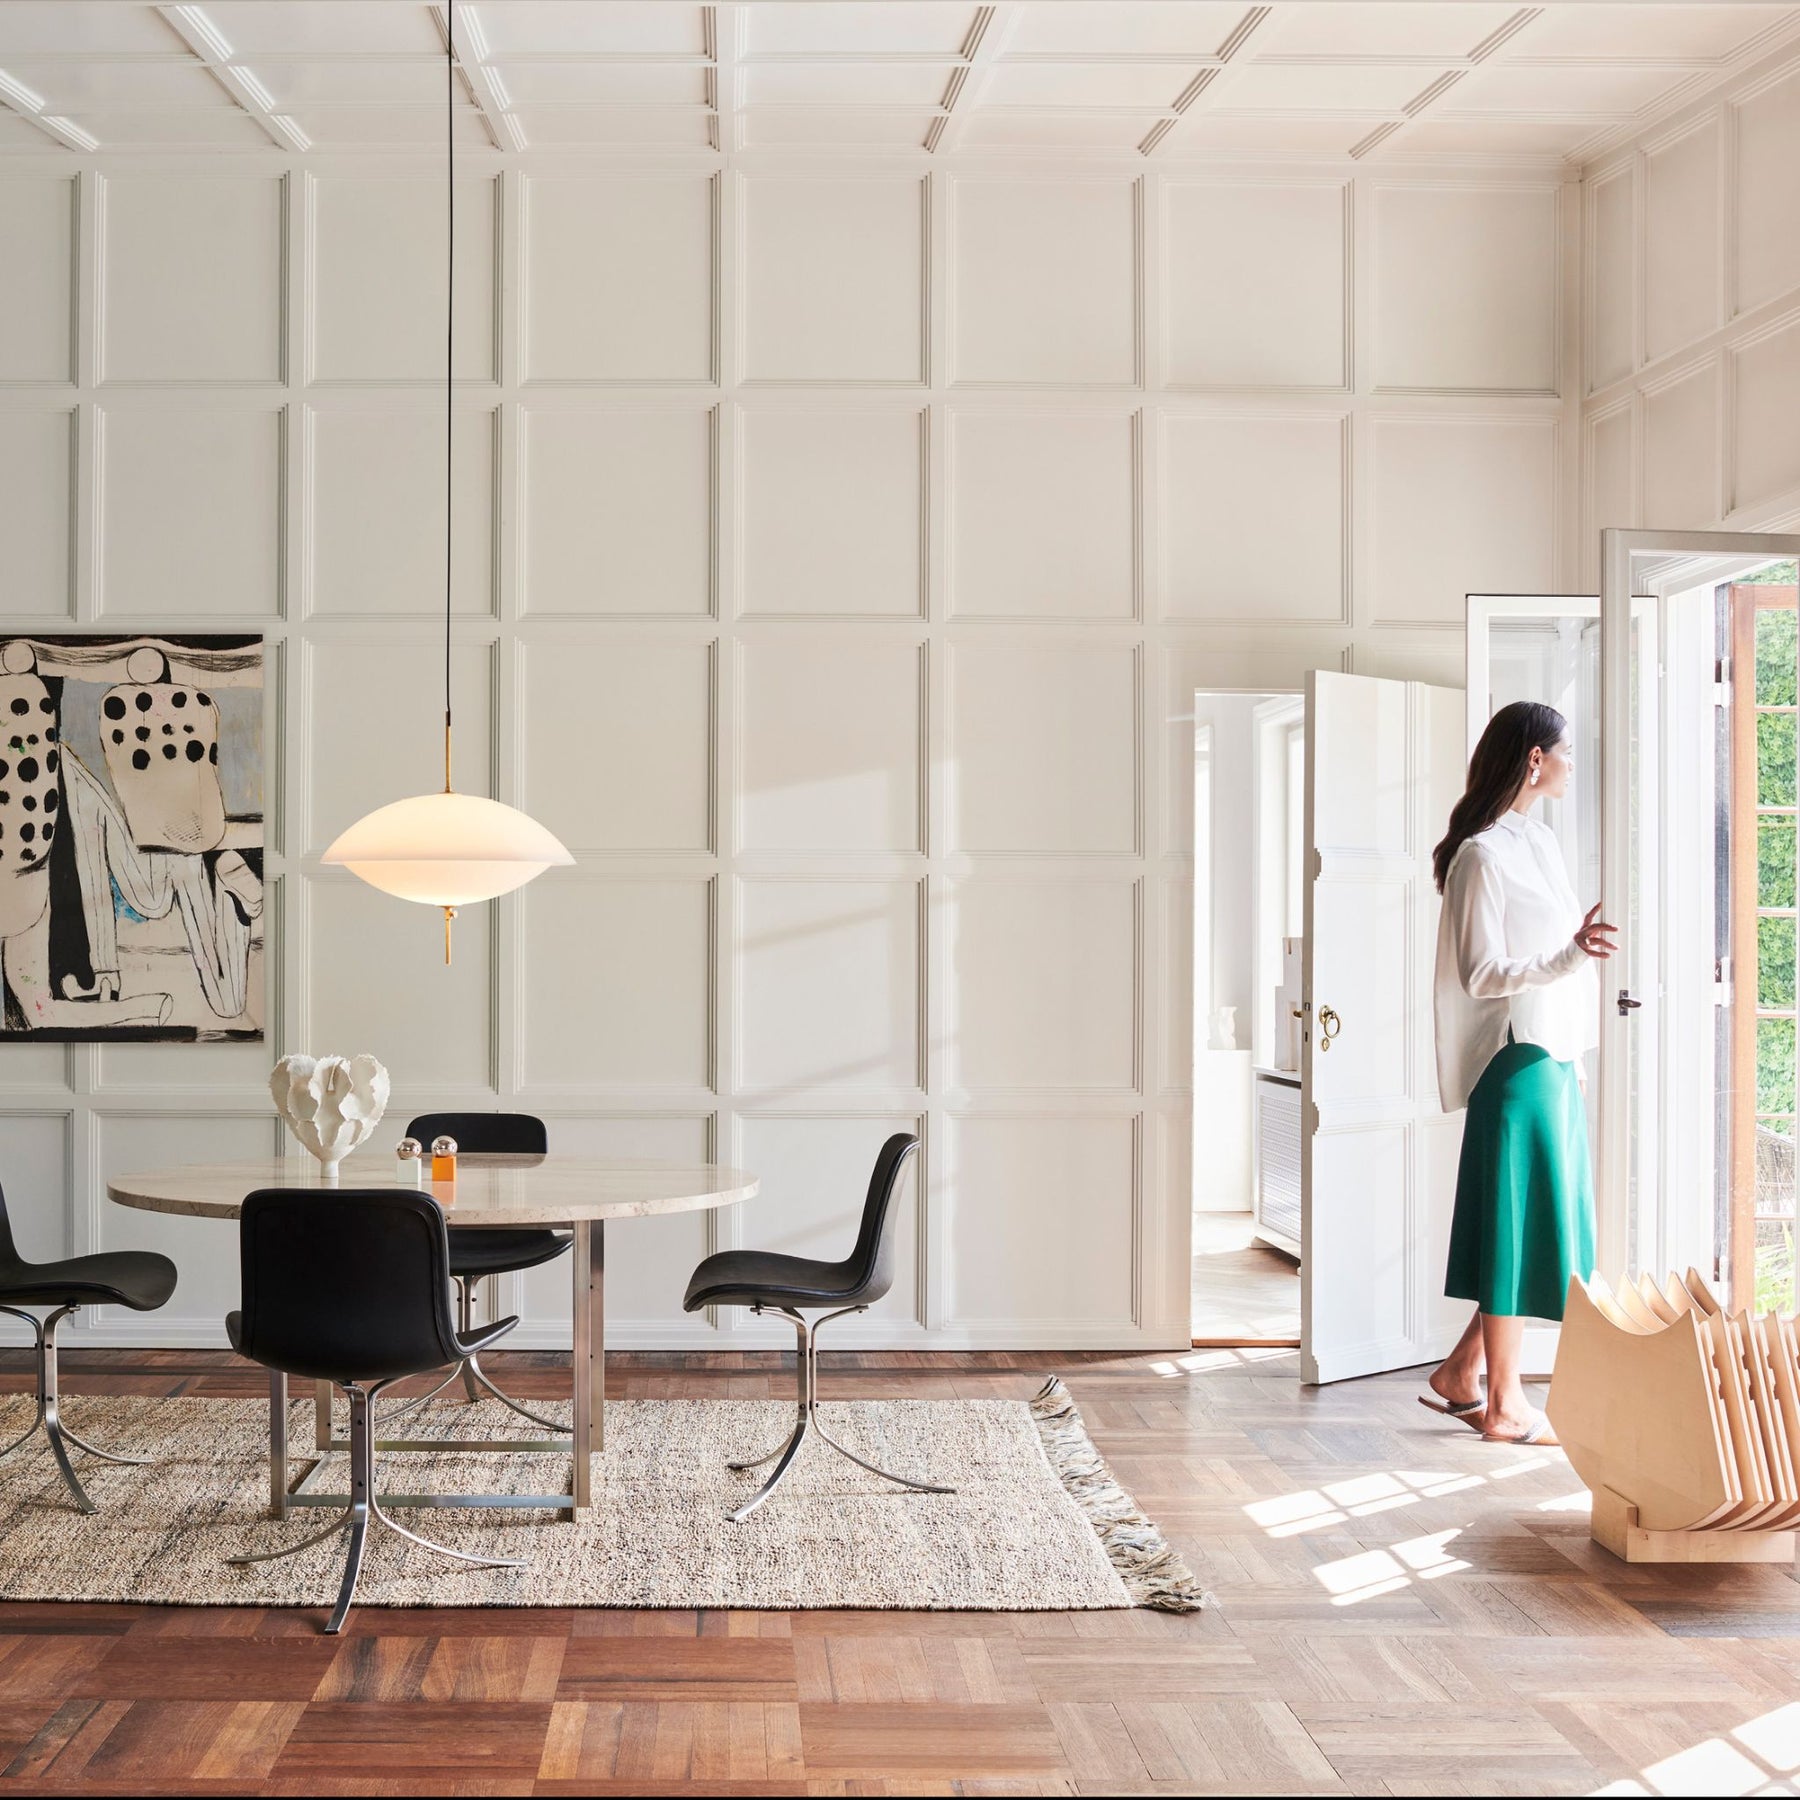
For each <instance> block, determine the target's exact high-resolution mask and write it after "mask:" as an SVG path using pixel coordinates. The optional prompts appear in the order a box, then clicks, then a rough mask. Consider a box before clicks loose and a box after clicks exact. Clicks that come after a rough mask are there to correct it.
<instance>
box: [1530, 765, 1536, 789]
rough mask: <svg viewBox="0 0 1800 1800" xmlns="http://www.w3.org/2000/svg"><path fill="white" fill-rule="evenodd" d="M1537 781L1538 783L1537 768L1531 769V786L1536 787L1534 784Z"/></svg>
mask: <svg viewBox="0 0 1800 1800" xmlns="http://www.w3.org/2000/svg"><path fill="white" fill-rule="evenodd" d="M1537 783H1538V772H1537V770H1536V769H1533V770H1532V771H1531V785H1532V786H1533V787H1536V786H1537Z"/></svg>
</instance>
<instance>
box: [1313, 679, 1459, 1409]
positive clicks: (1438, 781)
mask: <svg viewBox="0 0 1800 1800" xmlns="http://www.w3.org/2000/svg"><path fill="white" fill-rule="evenodd" d="M1306 701H1307V706H1306V874H1307V882H1306V947H1305V963H1304V980H1303V986H1304V993H1303V1006H1304V1009H1305V1019H1304V1033H1303V1042H1302V1050H1301V1238H1302V1259H1301V1270H1300V1275H1301V1288H1300V1293H1301V1326H1300V1340H1301V1363H1302V1373H1303V1376H1304V1378H1305V1379H1306V1380H1307V1381H1311V1382H1327V1381H1342V1380H1344V1379H1346V1378H1348V1377H1351V1376H1357V1375H1370V1374H1375V1373H1378V1372H1379V1371H1381V1370H1384V1369H1398V1368H1405V1367H1407V1366H1409V1365H1411V1364H1414V1363H1420V1362H1425V1361H1428V1360H1431V1359H1433V1358H1436V1357H1438V1356H1441V1355H1442V1354H1443V1353H1444V1352H1445V1351H1446V1350H1448V1349H1449V1347H1450V1345H1451V1344H1452V1343H1453V1342H1454V1341H1455V1339H1456V1336H1457V1333H1458V1332H1459V1331H1460V1330H1461V1329H1462V1327H1463V1325H1464V1323H1466V1321H1467V1317H1468V1311H1469V1309H1468V1305H1467V1303H1466V1302H1462V1301H1455V1302H1447V1301H1445V1300H1444V1298H1443V1276H1444V1260H1445V1253H1446V1250H1447V1247H1448V1242H1449V1229H1450V1212H1451V1206H1452V1203H1453V1200H1454V1194H1455V1185H1456V1156H1457V1151H1458V1148H1459V1146H1460V1144H1461V1139H1462V1116H1461V1114H1460V1113H1458V1114H1455V1115H1450V1116H1446V1115H1445V1114H1444V1113H1443V1111H1442V1110H1441V1109H1440V1108H1439V1105H1438V1098H1437V1077H1436V1065H1435V1051H1434V1043H1433V1036H1432V1013H1431V981H1432V967H1433V962H1434V958H1435V950H1436V941H1437V917H1438V898H1437V893H1436V891H1435V888H1434V887H1433V884H1432V878H1431V850H1432V846H1433V845H1434V844H1435V843H1437V841H1438V840H1439V838H1441V837H1442V835H1443V832H1444V828H1445V825H1446V824H1447V823H1448V820H1449V817H1450V808H1451V807H1452V805H1454V804H1455V802H1456V799H1457V797H1458V796H1459V795H1460V794H1461V792H1462V787H1463V773H1464V767H1465V758H1464V723H1463V696H1462V694H1461V693H1459V692H1457V691H1456V690H1455V689H1453V688H1435V687H1427V686H1426V685H1425V684H1424V683H1422V682H1416V681H1410V682H1409V681H1378V680H1375V679H1372V678H1370V677H1367V676H1361V675H1340V674H1335V673H1332V672H1330V671H1326V670H1319V671H1316V672H1314V673H1313V674H1311V675H1309V676H1308V677H1307V690H1306Z"/></svg>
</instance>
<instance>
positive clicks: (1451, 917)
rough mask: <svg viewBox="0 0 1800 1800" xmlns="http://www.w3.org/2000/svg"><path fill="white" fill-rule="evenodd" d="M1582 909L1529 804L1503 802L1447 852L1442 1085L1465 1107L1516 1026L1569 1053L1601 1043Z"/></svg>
mask: <svg viewBox="0 0 1800 1800" xmlns="http://www.w3.org/2000/svg"><path fill="white" fill-rule="evenodd" d="M1581 920H1582V908H1581V904H1580V902H1579V901H1577V899H1576V898H1575V890H1574V889H1573V888H1572V887H1571V886H1570V884H1569V871H1568V868H1567V866H1566V865H1565V863H1564V862H1563V854H1562V846H1561V845H1560V844H1559V843H1557V841H1556V834H1555V833H1554V832H1553V831H1551V829H1550V828H1549V826H1547V825H1545V824H1543V823H1542V822H1541V821H1540V820H1537V819H1534V818H1532V817H1531V816H1530V815H1529V814H1526V813H1519V812H1513V811H1511V810H1510V809H1509V810H1508V811H1506V812H1503V813H1502V814H1501V815H1500V817H1499V819H1498V820H1497V821H1496V822H1495V823H1494V824H1492V825H1490V826H1489V827H1488V828H1487V830H1486V831H1482V832H1477V833H1476V835H1475V836H1474V837H1472V838H1470V839H1468V840H1467V841H1466V842H1465V843H1464V844H1463V846H1462V848H1461V849H1459V850H1458V851H1457V853H1456V855H1455V857H1454V858H1453V860H1452V861H1451V864H1450V873H1449V876H1448V879H1447V880H1446V881H1445V883H1444V905H1443V911H1442V912H1441V913H1440V915H1439V917H1438V942H1437V976H1436V979H1435V981H1434V982H1433V987H1432V1001H1433V1011H1434V1012H1435V1014H1436V1017H1437V1066H1438V1095H1439V1097H1440V1099H1441V1100H1442V1101H1443V1105H1444V1110H1445V1111H1446V1112H1455V1111H1456V1109H1457V1108H1458V1107H1462V1106H1467V1105H1468V1103H1469V1095H1470V1093H1471V1092H1472V1091H1473V1090H1474V1087H1475V1084H1476V1082H1478V1081H1479V1080H1480V1079H1481V1073H1482V1071H1483V1070H1484V1069H1485V1068H1486V1067H1487V1066H1488V1064H1489V1063H1490V1062H1491V1061H1492V1060H1493V1059H1494V1056H1495V1054H1496V1053H1497V1052H1498V1051H1499V1050H1500V1049H1501V1047H1502V1046H1503V1045H1504V1044H1505V1042H1506V1034H1507V1032H1508V1031H1509V1030H1510V1031H1511V1032H1512V1034H1513V1036H1514V1038H1516V1039H1517V1040H1518V1042H1520V1043H1521V1044H1541V1045H1542V1046H1543V1047H1544V1048H1545V1049H1546V1050H1548V1051H1549V1052H1550V1054H1551V1055H1552V1056H1553V1057H1555V1058H1556V1060H1557V1061H1558V1062H1573V1061H1574V1060H1575V1059H1576V1058H1577V1057H1578V1056H1580V1055H1581V1054H1582V1053H1583V1052H1584V1051H1586V1050H1590V1049H1592V1048H1593V1046H1594V1045H1595V1044H1597V1043H1598V1042H1599V1041H1600V1033H1599V1024H1600V1016H1599V985H1598V983H1597V982H1596V981H1595V979H1594V973H1593V970H1592V968H1591V967H1590V966H1589V958H1588V955H1587V953H1586V952H1585V951H1584V950H1583V949H1582V948H1581V946H1580V945H1579V944H1578V943H1576V942H1575V931H1576V928H1577V927H1578V926H1579V925H1580V924H1581Z"/></svg>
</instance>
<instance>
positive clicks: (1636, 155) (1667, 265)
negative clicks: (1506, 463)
mask: <svg viewBox="0 0 1800 1800" xmlns="http://www.w3.org/2000/svg"><path fill="white" fill-rule="evenodd" d="M1695 146H1699V147H1700V150H1701V151H1702V152H1703V154H1701V155H1698V156H1697V155H1696V154H1695V150H1694V147H1695ZM1683 154H1686V155H1687V156H1688V157H1689V159H1690V162H1691V163H1693V165H1694V166H1691V167H1689V168H1686V169H1678V170H1673V171H1670V170H1669V168H1668V165H1669V164H1670V162H1671V159H1673V158H1675V157H1678V156H1681V155H1683ZM1659 171H1662V172H1663V173H1662V174H1661V175H1660V176H1659ZM1659 178H1661V179H1662V180H1663V191H1662V192H1661V193H1660V194H1659V191H1658V185H1657V184H1658V180H1659ZM1621 189H1624V190H1626V191H1628V192H1629V193H1630V195H1631V197H1632V204H1631V205H1630V207H1629V208H1626V207H1624V206H1622V205H1621V204H1619V194H1620V190H1621ZM1582 196H1583V204H1582V264H1583V268H1584V270H1585V271H1586V275H1585V283H1584V285H1585V289H1586V306H1585V309H1584V316H1585V321H1586V322H1585V342H1584V346H1583V356H1584V375H1583V381H1582V383H1581V391H1582V394H1583V396H1584V398H1583V400H1582V402H1581V416H1582V433H1581V460H1582V470H1581V478H1580V484H1579V486H1580V493H1581V508H1582V530H1581V540H1582V553H1581V564H1580V579H1581V581H1582V582H1583V583H1584V584H1585V585H1587V586H1589V587H1592V586H1593V585H1594V584H1595V583H1596V582H1597V581H1598V579H1599V575H1598V561H1597V559H1598V554H1599V545H1600V538H1599V534H1600V531H1601V530H1602V528H1604V527H1605V526H1608V525H1636V526H1641V527H1643V528H1645V529H1649V530H1655V529H1661V528H1679V527H1689V528H1692V527H1698V528H1701V529H1711V528H1715V527H1716V528H1722V529H1724V528H1729V529H1734V530H1744V531H1780V530H1785V529H1790V528H1791V527H1792V526H1793V524H1794V523H1795V521H1796V520H1800V435H1797V434H1796V431H1795V428H1794V416H1795V415H1794V408H1795V404H1796V402H1797V401H1800V249H1797V248H1796V243H1797V241H1800V240H1796V237H1795V233H1794V229H1793V224H1794V218H1795V210H1796V207H1800V56H1796V54H1795V52H1794V49H1793V46H1792V45H1791V44H1790V45H1789V46H1788V47H1786V48H1785V49H1783V50H1781V51H1779V52H1777V53H1776V54H1775V55H1774V56H1771V57H1768V58H1765V59H1764V60H1763V61H1762V62H1760V63H1759V64H1757V65H1756V66H1755V67H1754V68H1751V69H1750V70H1748V71H1746V72H1745V73H1744V74H1743V75H1741V76H1740V77H1738V78H1737V79H1736V80H1734V81H1729V82H1726V83H1725V84H1723V85H1721V86H1718V87H1716V88H1714V89H1713V90H1712V91H1711V92H1709V93H1707V94H1705V95H1704V96H1702V97H1700V98H1699V99H1697V100H1695V101H1694V102H1693V103H1692V104H1690V105H1688V106H1686V107H1684V108H1682V109H1681V110H1680V111H1679V112H1678V113H1676V114H1674V115H1673V116H1672V117H1670V118H1667V119H1664V120H1661V121H1659V122H1658V123H1657V124H1656V125H1655V126H1653V127H1651V128H1649V129H1646V130H1644V131H1642V132H1640V133H1639V134H1638V136H1637V137H1636V138H1634V139H1633V140H1632V141H1631V142H1630V143H1629V144H1627V145H1625V146H1623V147H1622V148H1621V149H1619V150H1617V151H1615V152H1613V153H1610V154H1609V155H1608V156H1607V157H1606V158H1605V159H1604V160H1603V161H1601V162H1597V163H1595V164H1593V165H1591V166H1590V167H1589V168H1587V169H1586V170H1584V171H1583V182H1582ZM1627 416H1628V417H1629V418H1630V421H1631V428H1630V432H1629V437H1630V442H1631V457H1630V464H1631V466H1630V470H1629V473H1628V474H1626V475H1624V476H1623V477H1622V476H1621V472H1620V469H1619V466H1618V465H1619V462H1620V456H1621V443H1622V439H1623V437H1624V436H1625V432H1624V428H1623V425H1622V421H1623V420H1624V419H1625V418H1626V417H1627ZM1603 440H1604V442H1603ZM1603 450H1604V454H1605V456H1606V457H1607V459H1608V462H1607V466H1606V467H1604V468H1603V467H1601V466H1600V464H1599V459H1600V458H1601V456H1602V453H1603ZM1627 511H1629V513H1630V516H1629V517H1627V516H1625V513H1626V512H1627Z"/></svg>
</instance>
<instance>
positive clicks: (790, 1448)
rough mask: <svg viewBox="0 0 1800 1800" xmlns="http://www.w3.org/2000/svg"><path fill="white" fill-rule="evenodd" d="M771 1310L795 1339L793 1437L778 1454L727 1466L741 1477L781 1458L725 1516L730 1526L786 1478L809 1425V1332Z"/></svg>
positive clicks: (787, 1314) (792, 1316) (793, 1316)
mask: <svg viewBox="0 0 1800 1800" xmlns="http://www.w3.org/2000/svg"><path fill="white" fill-rule="evenodd" d="M758 1310H759V1311H760V1310H761V1309H760V1308H759V1309H758ZM775 1310H777V1311H779V1312H780V1313H781V1314H782V1316H783V1317H784V1318H787V1319H789V1320H791V1321H792V1322H793V1326H794V1332H795V1336H796V1339H797V1342H796V1344H795V1350H794V1376H795V1387H796V1390H797V1391H796V1393H795V1405H794V1431H793V1435H792V1436H791V1437H790V1438H789V1439H788V1441H787V1442H786V1443H785V1444H783V1445H782V1446H781V1447H780V1449H779V1450H771V1451H770V1452H769V1455H768V1456H759V1457H758V1458H757V1459H756V1461H755V1462H745V1463H730V1464H728V1465H727V1466H728V1467H729V1468H732V1469H735V1470H737V1471H739V1472H740V1473H741V1472H742V1471H744V1470H745V1469H760V1468H761V1467H762V1465H763V1464H764V1463H766V1462H767V1461H768V1460H769V1457H771V1456H779V1457H780V1458H781V1460H780V1461H779V1462H778V1463H776V1465H775V1469H774V1472H773V1473H772V1474H771V1475H770V1476H769V1479H768V1480H767V1481H765V1482H764V1483H763V1484H762V1486H761V1487H760V1488H758V1489H757V1490H756V1492H755V1494H753V1495H752V1496H751V1498H750V1499H748V1500H746V1501H745V1502H744V1504H743V1505H742V1506H739V1507H735V1508H733V1509H732V1511H730V1512H728V1513H727V1514H726V1515H725V1517H726V1519H727V1521H728V1522H729V1523H731V1524H733V1525H741V1524H742V1523H743V1522H744V1520H746V1519H747V1518H749V1516H750V1515H751V1514H752V1513H753V1512H755V1511H756V1509H757V1508H758V1507H759V1506H761V1505H762V1503H763V1502H764V1501H765V1500H766V1499H768V1497H769V1496H770V1495H771V1494H772V1493H774V1491H775V1490H776V1489H777V1488H778V1487H780V1486H781V1483H782V1480H783V1479H784V1477H785V1476H786V1475H787V1472H788V1470H789V1469H790V1468H792V1467H793V1464H794V1458H795V1457H796V1456H798V1455H799V1454H800V1446H801V1445H802V1444H803V1443H805V1442H806V1432H807V1427H808V1426H809V1425H810V1424H811V1423H812V1393H813V1358H812V1330H811V1328H810V1327H809V1326H808V1325H807V1323H806V1321H805V1319H803V1318H802V1317H801V1316H800V1314H799V1313H797V1312H795V1311H793V1310H792V1308H790V1307H786V1306H783V1307H779V1308H776V1309H775Z"/></svg>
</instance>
